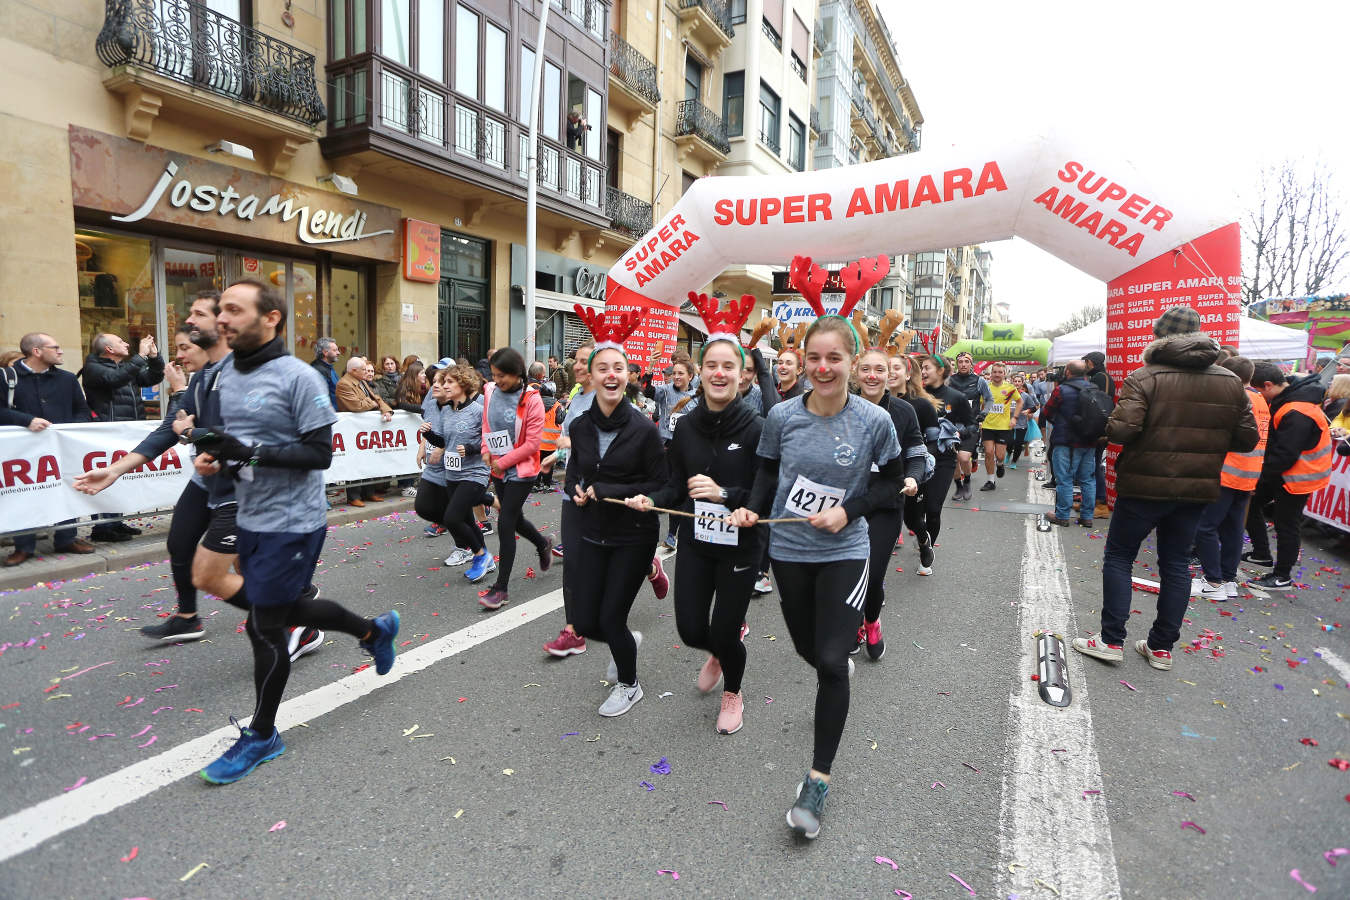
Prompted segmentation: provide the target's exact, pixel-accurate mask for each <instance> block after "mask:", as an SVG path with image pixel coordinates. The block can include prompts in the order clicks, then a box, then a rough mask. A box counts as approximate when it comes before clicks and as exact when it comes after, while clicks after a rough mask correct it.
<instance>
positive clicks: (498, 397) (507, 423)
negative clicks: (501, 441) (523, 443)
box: [483, 383, 532, 481]
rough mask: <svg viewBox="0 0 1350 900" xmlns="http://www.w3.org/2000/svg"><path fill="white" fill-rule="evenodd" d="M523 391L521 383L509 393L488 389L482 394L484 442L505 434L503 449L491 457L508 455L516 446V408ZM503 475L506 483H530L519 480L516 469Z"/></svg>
mask: <svg viewBox="0 0 1350 900" xmlns="http://www.w3.org/2000/svg"><path fill="white" fill-rule="evenodd" d="M523 390H525V386H524V384H523V383H522V384H521V386H520V387H519V388H517V389H516V390H515V391H513V392H511V393H509V394H508V393H505V392H504V391H500V390H493V389H492V388H491V387H489V388H488V391H487V393H485V394H484V396H485V397H487V398H488V399H486V400H485V401H484V402H486V403H487V410H488V433H487V434H486V435H484V436H483V439H484V440H485V441H489V443H490V440H489V439H490V436H491V435H494V434H495V435H498V436H501V435H502V433H503V432H505V440H506V441H507V443H506V444H505V448H504V449H502V450H497V451H493V454H492V455H493V456H501V455H502V454H504V453H509V452H510V451H511V450H513V449H515V446H516V407H517V406H518V405H519V404H520V399H521V391H523ZM504 474H505V480H506V481H530V480H532V479H530V478H521V477H520V476H519V475H517V474H516V467H515V466H512V467H511V468H509V469H507V470H506V472H505V473H504Z"/></svg>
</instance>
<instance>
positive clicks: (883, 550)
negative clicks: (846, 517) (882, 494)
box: [863, 497, 923, 622]
mask: <svg viewBox="0 0 1350 900" xmlns="http://www.w3.org/2000/svg"><path fill="white" fill-rule="evenodd" d="M908 499H909V498H908V497H904V498H901V502H902V503H904V502H905V501H906V500H908ZM901 518H902V514H901V511H900V510H898V509H879V510H875V511H874V512H873V513H872V514H871V515H869V516H868V517H867V539H868V540H869V541H870V542H871V544H872V552H871V553H870V554H869V556H868V568H867V600H866V602H865V603H864V604H863V621H864V622H875V621H876V620H877V619H879V618H881V601H882V600H884V599H885V598H886V592H885V588H884V584H885V581H886V573H887V572H889V571H890V570H891V554H892V553H894V552H895V542H896V540H897V539H899V537H900V521H901ZM919 540H920V541H922V540H923V538H922V537H920V538H919Z"/></svg>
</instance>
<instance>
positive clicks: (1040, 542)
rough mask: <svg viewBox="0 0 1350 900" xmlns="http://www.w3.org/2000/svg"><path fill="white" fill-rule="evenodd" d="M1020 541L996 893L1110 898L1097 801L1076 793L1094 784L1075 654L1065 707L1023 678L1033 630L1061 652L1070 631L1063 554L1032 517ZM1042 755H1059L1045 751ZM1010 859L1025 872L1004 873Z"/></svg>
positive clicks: (1115, 889) (1030, 663)
mask: <svg viewBox="0 0 1350 900" xmlns="http://www.w3.org/2000/svg"><path fill="white" fill-rule="evenodd" d="M1039 483H1040V482H1037V481H1033V480H1028V482H1027V495H1028V496H1027V499H1028V500H1034V499H1035V497H1034V496H1033V495H1034V494H1035V489H1036V486H1037V485H1038V484H1039ZM1026 542H1027V543H1026V552H1025V554H1024V556H1023V557H1022V599H1021V602H1020V603H1019V604H1018V616H1017V623H1018V639H1019V640H1020V641H1021V642H1022V658H1021V668H1020V669H1019V671H1018V672H1017V675H1016V677H1017V687H1016V688H1015V689H1014V691H1013V694H1012V698H1011V701H1010V705H1011V714H1010V719H1011V722H1010V724H1011V727H1010V729H1009V736H1008V746H1007V751H1006V754H1005V760H1004V771H1005V773H1006V774H1005V775H1004V777H1003V800H1002V808H1001V810H1000V813H999V861H1000V862H999V871H998V891H997V895H998V896H1007V895H1008V894H1009V893H1019V892H1026V891H1030V890H1033V888H1034V882H1033V879H1035V878H1038V879H1040V880H1041V881H1042V882H1044V883H1046V884H1052V885H1054V886H1055V887H1056V888H1057V889H1058V890H1059V892H1060V895H1061V896H1062V897H1063V898H1065V900H1068V898H1074V897H1083V898H1092V900H1099V898H1108V897H1119V896H1120V876H1119V874H1118V873H1117V871H1116V858H1115V852H1114V850H1113V848H1112V842H1111V823H1110V822H1109V821H1108V819H1107V815H1106V806H1105V801H1104V799H1103V798H1102V797H1100V796H1094V797H1090V798H1086V799H1085V798H1084V796H1083V794H1082V791H1083V790H1084V789H1089V790H1091V789H1099V788H1100V787H1101V785H1102V774H1101V767H1100V764H1099V763H1098V760H1097V749H1096V744H1095V742H1094V740H1093V734H1092V711H1091V708H1090V706H1089V704H1088V696H1087V684H1086V682H1085V680H1084V678H1083V664H1082V658H1081V657H1080V656H1079V655H1078V654H1077V653H1075V652H1074V651H1073V650H1072V649H1070V650H1069V652H1068V660H1067V662H1068V667H1069V685H1070V687H1071V688H1072V690H1073V703H1072V704H1071V705H1070V706H1069V707H1067V708H1065V709H1057V708H1055V707H1053V706H1050V705H1049V704H1048V703H1045V702H1043V701H1042V700H1041V699H1040V696H1039V695H1038V693H1037V690H1036V685H1035V683H1034V682H1032V681H1031V679H1030V677H1029V676H1030V675H1031V674H1032V673H1033V672H1035V671H1036V641H1035V639H1034V638H1033V637H1032V634H1033V633H1035V632H1036V631H1038V630H1041V629H1046V630H1049V631H1053V632H1055V633H1058V634H1060V635H1063V637H1064V643H1065V646H1066V648H1067V647H1068V644H1069V643H1070V642H1071V641H1072V640H1073V638H1074V637H1075V636H1076V635H1077V634H1078V628H1077V626H1076V625H1075V622H1074V616H1073V604H1072V603H1071V602H1070V599H1069V582H1068V578H1067V577H1066V576H1065V575H1064V553H1063V551H1062V550H1061V549H1060V543H1059V535H1058V534H1056V533H1055V532H1053V531H1051V532H1040V531H1037V530H1036V517H1034V516H1028V517H1027V524H1026ZM1052 749H1063V750H1065V751H1066V752H1064V753H1051V752H1050V751H1051V750H1052ZM1012 863H1020V864H1021V865H1022V866H1025V867H1026V868H1021V869H1019V870H1018V871H1017V872H1016V873H1015V874H1014V873H1010V872H1009V871H1008V867H1009V865H1010V864H1012Z"/></svg>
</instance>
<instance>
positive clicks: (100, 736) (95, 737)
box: [89, 732, 117, 741]
mask: <svg viewBox="0 0 1350 900" xmlns="http://www.w3.org/2000/svg"><path fill="white" fill-rule="evenodd" d="M105 737H117V735H115V734H113V733H112V732H108V733H107V734H96V735H94V736H93V737H91V738H90V739H89V740H91V741H96V740H98V739H99V738H105Z"/></svg>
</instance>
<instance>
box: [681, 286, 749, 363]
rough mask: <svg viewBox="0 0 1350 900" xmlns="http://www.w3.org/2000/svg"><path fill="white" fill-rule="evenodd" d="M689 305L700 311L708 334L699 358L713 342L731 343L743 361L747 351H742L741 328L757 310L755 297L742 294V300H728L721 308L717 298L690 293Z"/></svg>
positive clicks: (699, 314) (699, 313)
mask: <svg viewBox="0 0 1350 900" xmlns="http://www.w3.org/2000/svg"><path fill="white" fill-rule="evenodd" d="M689 303H690V305H692V306H693V307H694V309H695V310H697V311H698V317H699V318H700V319H702V320H703V325H704V327H705V328H706V329H707V332H708V339H707V340H706V341H704V343H703V349H702V350H701V351H700V352H699V358H700V359H702V356H703V353H704V352H706V351H707V349H708V347H709V346H711V345H712V343H713V341H731V343H732V344H733V345H735V347H736V350H737V351H738V352H739V353H740V354H741V359H742V361H743V360H744V359H745V351H744V350H743V349H741V328H742V327H744V326H745V323H746V320H747V319H749V318H750V312H751V311H752V310H753V309H754V308H755V298H754V295H753V294H742V295H741V299H739V300H728V301H727V305H726V306H725V307H719V305H718V302H717V300H716V299H715V298H713V297H709V296H708V295H707V294H697V293H695V292H693V291H690V292H689Z"/></svg>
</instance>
